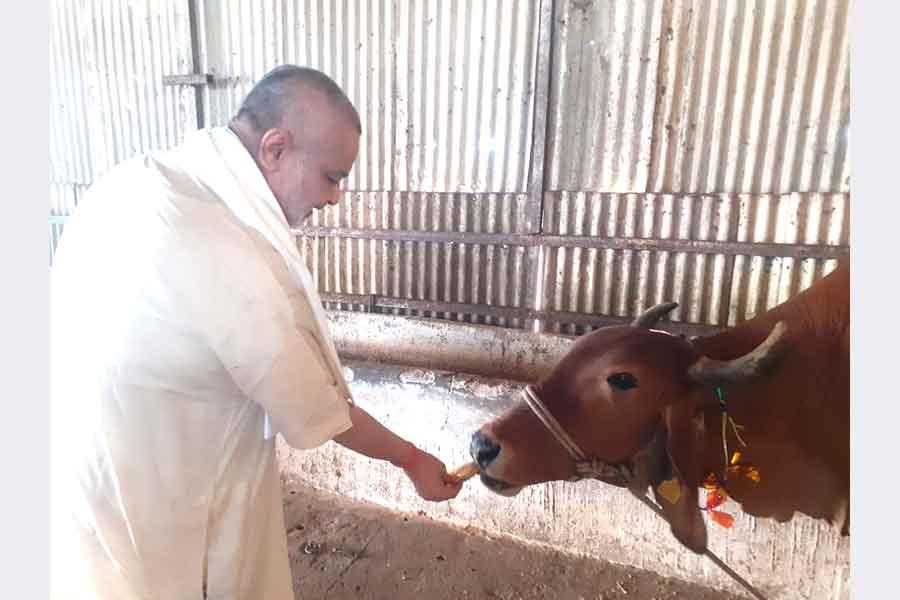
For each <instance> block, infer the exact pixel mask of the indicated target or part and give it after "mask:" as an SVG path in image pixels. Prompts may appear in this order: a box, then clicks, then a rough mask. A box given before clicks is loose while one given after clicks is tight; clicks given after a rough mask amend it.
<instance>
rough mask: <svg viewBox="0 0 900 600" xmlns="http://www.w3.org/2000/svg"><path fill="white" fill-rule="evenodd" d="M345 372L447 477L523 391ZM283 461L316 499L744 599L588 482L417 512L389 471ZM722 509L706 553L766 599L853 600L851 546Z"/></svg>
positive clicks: (291, 458) (647, 515)
mask: <svg viewBox="0 0 900 600" xmlns="http://www.w3.org/2000/svg"><path fill="white" fill-rule="evenodd" d="M347 364H348V368H349V369H350V370H351V371H352V372H353V381H352V382H351V388H352V390H353V393H354V397H355V398H356V401H357V402H358V403H359V404H360V405H361V406H362V407H363V408H365V409H366V410H367V411H369V412H370V413H372V414H373V415H375V416H376V417H377V418H378V419H380V420H382V422H384V423H386V424H387V425H388V426H389V427H391V428H392V429H393V430H394V431H396V432H397V433H399V434H400V435H402V436H404V437H406V438H408V439H410V440H412V441H413V442H415V443H416V444H417V445H419V446H420V447H422V448H424V449H426V450H428V451H429V452H431V453H433V454H435V455H436V456H438V457H439V458H441V459H442V460H443V461H444V462H446V463H447V465H448V466H450V467H452V466H455V465H458V464H461V463H463V462H466V461H467V460H468V458H469V457H468V454H467V447H468V441H469V435H470V434H471V433H472V432H473V431H474V430H475V429H477V428H478V427H479V426H480V425H481V424H482V423H483V422H484V421H485V420H487V419H490V418H492V417H494V416H496V415H498V414H499V413H500V412H502V411H503V410H504V409H505V408H507V407H508V406H510V405H511V404H512V403H514V402H516V401H518V398H519V390H520V387H519V385H518V384H513V383H510V382H507V381H500V380H488V379H482V378H476V377H472V376H466V375H461V374H452V373H444V372H436V371H427V370H415V369H413V370H410V369H409V368H403V367H394V366H386V365H375V364H373V363H361V362H349V363H347ZM279 456H280V460H281V466H282V474H283V476H284V477H286V478H289V479H299V480H302V481H304V482H306V483H309V484H311V485H313V486H315V487H318V488H321V489H326V490H330V491H334V492H338V493H340V494H343V495H346V496H348V497H352V498H357V499H362V500H366V501H370V502H375V503H377V504H380V505H383V506H386V507H389V508H393V509H398V510H407V511H423V512H424V513H425V514H427V515H429V516H431V517H433V518H435V519H439V520H443V521H447V522H451V523H454V524H457V525H462V526H473V527H477V528H480V529H484V530H487V531H490V532H498V533H504V534H508V535H513V536H516V537H518V538H521V539H524V540H528V541H531V542H536V543H541V544H547V545H550V546H552V547H555V548H558V549H562V550H564V551H569V552H573V553H578V554H584V555H589V556H595V557H598V558H602V559H604V560H608V561H611V562H615V563H619V564H627V565H633V566H638V567H641V568H645V569H649V570H652V571H655V572H657V573H660V574H662V575H667V576H674V577H679V578H682V579H687V580H690V581H694V582H697V583H701V584H704V585H708V586H712V587H718V588H722V589H728V590H731V591H734V592H735V593H740V588H738V587H737V586H736V585H735V584H734V583H733V582H732V581H731V580H730V579H729V578H728V577H727V576H726V575H724V574H723V573H722V572H721V571H719V570H718V568H717V567H716V566H715V565H713V564H712V563H710V562H709V561H708V560H707V559H705V558H704V557H700V556H697V555H694V554H692V553H690V552H688V551H686V550H684V549H683V548H682V547H681V546H680V545H679V544H678V543H677V542H676V541H675V540H674V538H673V537H672V536H671V534H670V533H669V531H668V527H667V526H666V524H665V523H663V522H662V521H661V520H660V519H659V518H658V517H657V516H656V515H654V514H652V513H651V512H650V511H649V510H648V509H647V508H646V507H644V506H643V505H641V504H640V503H639V502H638V501H636V500H634V499H633V498H632V497H631V496H630V495H629V494H628V493H627V492H625V491H623V490H619V489H616V488H612V487H609V486H605V485H603V484H601V483H599V482H596V481H582V482H578V483H568V482H553V483H547V484H542V485H538V486H532V487H530V488H526V489H525V490H523V491H522V492H521V493H520V494H519V495H518V496H516V497H515V498H503V497H500V496H497V495H495V494H492V493H491V492H489V491H488V490H487V489H486V488H484V487H483V486H482V485H481V484H480V483H478V481H477V479H475V480H471V481H470V482H468V483H467V484H466V485H465V487H464V489H463V491H462V492H461V493H460V495H459V496H458V497H457V498H456V499H454V500H452V501H449V502H445V503H441V504H433V503H428V502H424V501H421V500H420V499H419V498H418V496H416V494H415V491H414V490H413V488H412V485H411V484H410V483H409V482H408V480H406V479H405V478H404V477H403V476H402V475H401V474H400V473H399V472H398V471H397V470H396V469H395V468H393V467H392V466H390V465H388V464H386V463H382V462H379V461H371V460H368V459H364V458H362V457H359V456H358V455H356V454H354V453H352V452H349V451H346V450H344V449H343V448H341V447H339V446H338V445H337V444H334V443H328V444H325V445H324V446H323V447H321V448H319V449H316V450H313V451H304V452H300V451H295V450H293V449H291V448H288V447H287V446H286V445H285V444H283V443H281V444H280V446H279ZM724 509H725V510H727V511H729V512H731V513H732V514H734V515H735V517H736V519H735V524H734V527H733V528H732V529H730V530H726V529H722V528H720V527H718V526H717V525H715V524H712V523H711V524H710V525H709V531H710V548H711V549H712V551H713V552H715V553H716V554H717V555H718V556H719V557H720V558H722V559H723V560H725V561H726V562H727V563H728V564H729V565H731V567H732V568H734V569H735V570H737V571H738V572H739V573H741V574H742V575H743V576H744V577H746V578H747V579H748V580H749V581H750V582H751V583H753V584H754V585H755V586H756V587H757V588H758V589H760V590H761V591H762V592H763V593H764V594H766V595H767V596H768V597H769V598H771V599H773V600H774V599H782V600H794V599H804V600H805V599H811V598H815V599H819V598H822V599H828V600H832V599H833V600H843V599H845V598H849V586H850V543H849V539H848V538H841V537H840V536H838V535H837V534H836V533H835V532H834V531H833V530H832V529H831V528H830V527H829V526H827V525H825V524H824V523H819V522H817V521H814V520H812V519H809V518H807V517H804V516H797V517H795V518H794V519H793V520H792V521H791V522H789V523H786V524H779V523H776V522H773V521H769V520H764V519H755V518H753V517H751V516H749V515H745V514H743V513H742V512H741V511H740V508H739V507H738V506H737V505H736V504H735V503H734V502H732V501H729V502H728V503H727V504H726V505H725V507H724ZM485 558H486V560H489V557H485Z"/></svg>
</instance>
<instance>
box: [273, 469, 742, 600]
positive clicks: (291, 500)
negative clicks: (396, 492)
mask: <svg viewBox="0 0 900 600" xmlns="http://www.w3.org/2000/svg"><path fill="white" fill-rule="evenodd" d="M285 524H286V526H287V529H288V531H287V540H288V551H289V553H290V560H291V569H292V571H293V577H294V591H295V593H296V596H297V600H325V599H326V598H327V599H330V600H336V599H342V598H354V599H357V598H358V599H369V600H412V599H426V600H457V599H472V600H475V599H485V600H537V599H545V598H546V599H551V600H611V599H613V598H615V599H627V600H651V599H654V600H671V599H674V598H678V599H685V600H686V599H696V600H724V599H726V598H737V596H733V595H730V594H727V593H725V592H721V591H717V590H711V589H708V588H704V587H701V586H698V585H694V584H691V583H687V582H684V581H679V580H677V579H670V578H665V577H660V576H658V575H657V574H655V573H652V572H650V571H644V570H641V569H634V568H629V567H622V566H618V565H613V564H610V563H607V562H603V561H600V560H596V559H591V558H585V557H579V556H572V555H569V554H565V553H562V552H558V551H554V550H551V549H548V548H545V547H541V546H537V545H533V544H526V543H523V542H521V541H519V540H516V539H513V538H509V537H505V536H496V535H492V534H487V533H485V532H483V531H480V530H477V529H474V528H460V527H453V526H451V525H447V524H445V523H441V522H438V521H434V520H432V519H430V518H428V517H426V516H423V515H419V514H415V513H401V512H395V511H390V510H386V509H384V508H382V507H379V506H376V505H373V504H366V503H362V502H356V501H353V500H350V499H347V498H345V497H343V496H338V495H336V494H331V493H327V492H323V491H319V490H315V489H312V488H310V487H307V486H304V485H302V484H298V483H286V484H285Z"/></svg>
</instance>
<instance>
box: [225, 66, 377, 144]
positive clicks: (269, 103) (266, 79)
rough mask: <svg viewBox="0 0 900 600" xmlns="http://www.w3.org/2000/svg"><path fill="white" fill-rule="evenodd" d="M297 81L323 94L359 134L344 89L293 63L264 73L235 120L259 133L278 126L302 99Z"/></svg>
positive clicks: (318, 73)
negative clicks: (294, 103) (291, 108)
mask: <svg viewBox="0 0 900 600" xmlns="http://www.w3.org/2000/svg"><path fill="white" fill-rule="evenodd" d="M298 84H302V86H303V87H304V88H306V89H311V90H315V91H317V92H320V93H322V94H324V95H325V98H326V99H327V101H328V103H329V105H330V106H331V107H332V108H334V109H335V110H337V111H338V112H340V113H341V114H342V115H343V116H345V117H346V118H347V119H348V120H349V121H350V123H352V124H353V126H354V127H356V131H357V133H360V134H361V133H362V124H361V123H360V120H359V113H358V112H357V111H356V107H354V106H353V103H352V102H351V101H350V99H349V98H347V95H346V94H345V93H344V90H342V89H341V88H340V86H339V85H338V84H337V83H335V82H334V80H333V79H331V78H330V77H329V76H328V75H326V74H325V73H322V72H321V71H317V70H315V69H310V68H308V67H298V66H297V65H281V66H280V67H275V68H274V69H272V70H271V71H269V72H268V73H266V74H265V75H264V76H263V78H262V79H260V80H259V81H258V82H257V83H256V85H254V86H253V89H252V90H250V93H249V94H247V97H246V98H244V101H243V103H242V104H241V108H240V110H238V113H237V115H236V116H235V120H238V121H243V122H245V123H247V124H249V125H250V126H251V127H252V128H253V130H254V131H256V132H257V133H259V134H262V133H263V132H265V131H268V130H269V129H272V128H274V127H278V126H279V125H281V124H282V120H283V119H284V116H285V113H286V111H287V110H288V109H289V108H290V107H291V104H292V103H293V102H296V101H298V100H300V101H302V99H303V98H302V93H303V92H299V93H298Z"/></svg>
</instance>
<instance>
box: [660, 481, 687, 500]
mask: <svg viewBox="0 0 900 600" xmlns="http://www.w3.org/2000/svg"><path fill="white" fill-rule="evenodd" d="M656 491H657V492H659V495H660V496H662V497H663V498H665V499H666V500H667V501H668V502H669V504H677V503H678V499H679V498H681V484H680V483H678V478H677V477H673V478H672V479H667V480H666V481H663V482H662V483H661V484H659V485H658V486H657V487H656Z"/></svg>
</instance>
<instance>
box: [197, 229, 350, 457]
mask: <svg viewBox="0 0 900 600" xmlns="http://www.w3.org/2000/svg"><path fill="white" fill-rule="evenodd" d="M251 237H253V236H251ZM249 246H250V247H252V248H254V249H255V254H254V253H252V252H251V253H250V255H246V254H247V253H246V252H244V255H241V256H234V255H233V253H231V252H229V260H228V261H227V262H228V266H227V267H224V265H221V264H220V265H218V266H217V268H215V271H216V272H217V275H216V277H215V278H214V283H213V285H215V287H216V288H217V293H218V295H217V297H218V298H220V299H221V303H220V304H219V303H217V306H214V307H208V312H207V318H204V321H206V328H207V331H208V336H207V339H208V340H209V341H210V344H211V346H212V347H213V350H214V351H215V353H216V355H217V356H218V357H219V359H220V360H221V362H222V365H223V366H224V367H225V369H227V370H228V372H229V373H230V375H231V377H232V379H233V380H234V382H235V384H236V385H237V386H238V387H239V388H240V389H241V391H243V392H244V394H246V395H247V397H248V398H250V399H252V400H253V401H254V402H257V403H258V404H260V405H261V406H262V407H263V408H264V409H265V411H266V412H267V414H268V415H269V418H270V419H271V421H272V425H273V428H274V429H275V430H276V431H277V432H280V433H281V434H282V435H283V436H284V438H285V440H286V441H287V443H288V444H290V445H291V446H293V447H295V448H301V449H305V448H313V447H316V446H318V445H321V444H323V443H324V442H326V441H328V440H329V439H331V438H333V437H334V436H335V435H338V434H339V433H342V432H344V431H346V430H347V429H349V428H350V427H351V426H352V422H351V421H350V416H349V403H348V401H347V399H346V398H344V397H343V395H342V394H341V393H340V391H339V390H340V387H339V386H338V382H336V381H335V380H334V377H333V375H332V372H331V370H330V369H329V368H328V366H327V364H326V362H325V360H324V357H323V355H322V352H323V351H322V350H321V347H322V346H321V344H320V342H319V341H318V339H317V332H316V320H315V317H314V315H313V313H312V310H311V308H310V307H309V305H308V303H307V301H306V297H305V296H304V295H303V294H302V293H300V292H299V291H298V289H297V288H296V284H295V282H294V281H293V279H292V277H291V275H290V273H289V272H288V270H287V266H286V265H285V263H284V261H283V260H282V258H281V257H280V256H279V255H278V254H277V253H276V252H275V250H274V249H273V248H271V246H269V245H268V244H267V243H266V242H265V240H264V239H262V238H261V237H260V238H255V237H253V239H252V240H251V243H250V244H249ZM245 250H246V248H245ZM205 297H207V298H208V297H210V296H209V295H208V294H207V295H205ZM260 435H262V432H260Z"/></svg>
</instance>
